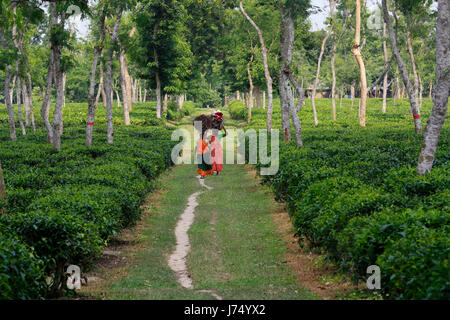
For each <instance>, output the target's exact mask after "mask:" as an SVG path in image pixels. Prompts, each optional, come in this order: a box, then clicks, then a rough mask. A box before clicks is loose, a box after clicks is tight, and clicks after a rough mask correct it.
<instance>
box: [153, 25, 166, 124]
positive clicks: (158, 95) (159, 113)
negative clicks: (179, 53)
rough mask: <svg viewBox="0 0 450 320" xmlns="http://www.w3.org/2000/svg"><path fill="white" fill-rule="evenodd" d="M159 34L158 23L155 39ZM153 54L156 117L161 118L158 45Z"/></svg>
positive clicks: (154, 32) (154, 31)
mask: <svg viewBox="0 0 450 320" xmlns="http://www.w3.org/2000/svg"><path fill="white" fill-rule="evenodd" d="M157 35H158V23H156V24H155V26H154V28H153V41H156V37H157ZM153 54H154V56H155V63H156V72H155V80H156V118H158V119H161V102H162V101H161V94H162V92H161V79H160V77H159V59H158V51H157V50H156V45H155V46H154V47H153ZM166 111H167V110H166Z"/></svg>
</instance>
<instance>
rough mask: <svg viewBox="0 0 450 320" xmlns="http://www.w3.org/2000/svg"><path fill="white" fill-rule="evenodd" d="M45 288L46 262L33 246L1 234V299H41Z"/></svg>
mask: <svg viewBox="0 0 450 320" xmlns="http://www.w3.org/2000/svg"><path fill="white" fill-rule="evenodd" d="M45 289H46V282H45V273H44V264H43V262H42V261H41V260H39V259H38V258H36V256H35V254H34V252H33V250H32V248H31V247H29V246H27V245H24V244H23V243H21V242H20V241H19V240H18V239H17V238H12V237H6V236H4V235H3V234H0V300H19V299H20V300H25V299H39V298H40V297H42V295H43V294H44V293H45Z"/></svg>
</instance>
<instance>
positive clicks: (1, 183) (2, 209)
mask: <svg viewBox="0 0 450 320" xmlns="http://www.w3.org/2000/svg"><path fill="white" fill-rule="evenodd" d="M0 200H1V201H2V202H3V206H0V215H2V214H5V213H6V184H5V179H4V178H3V169H2V162H1V161H0Z"/></svg>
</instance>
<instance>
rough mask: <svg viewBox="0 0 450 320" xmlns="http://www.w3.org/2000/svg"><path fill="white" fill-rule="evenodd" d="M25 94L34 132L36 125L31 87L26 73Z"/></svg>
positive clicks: (29, 76)
mask: <svg viewBox="0 0 450 320" xmlns="http://www.w3.org/2000/svg"><path fill="white" fill-rule="evenodd" d="M27 93H28V102H29V104H30V114H31V127H32V128H33V132H36V123H35V119H34V107H33V86H32V81H31V74H30V73H29V72H28V73H27Z"/></svg>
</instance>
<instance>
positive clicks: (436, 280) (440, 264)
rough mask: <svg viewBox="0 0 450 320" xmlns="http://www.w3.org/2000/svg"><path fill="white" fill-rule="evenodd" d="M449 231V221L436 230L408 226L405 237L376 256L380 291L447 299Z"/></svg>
mask: <svg viewBox="0 0 450 320" xmlns="http://www.w3.org/2000/svg"><path fill="white" fill-rule="evenodd" d="M449 232H450V230H449V227H448V224H447V225H445V226H441V227H438V228H436V229H431V228H423V227H418V228H409V229H407V230H406V231H405V236H404V237H403V238H401V239H399V240H398V241H396V242H395V243H393V244H392V245H391V246H390V247H388V248H387V249H386V251H384V252H383V254H381V255H380V256H379V257H378V259H377V264H378V265H379V266H380V269H381V270H383V272H382V273H381V277H382V278H381V283H382V289H383V291H384V292H389V293H390V294H391V296H393V297H396V298H398V299H440V300H448V298H449V297H450V281H449V277H448V270H449V268H450V264H449V256H450V238H449V236H448V235H449Z"/></svg>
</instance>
